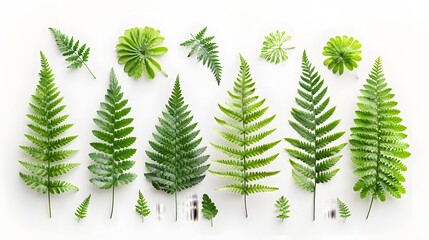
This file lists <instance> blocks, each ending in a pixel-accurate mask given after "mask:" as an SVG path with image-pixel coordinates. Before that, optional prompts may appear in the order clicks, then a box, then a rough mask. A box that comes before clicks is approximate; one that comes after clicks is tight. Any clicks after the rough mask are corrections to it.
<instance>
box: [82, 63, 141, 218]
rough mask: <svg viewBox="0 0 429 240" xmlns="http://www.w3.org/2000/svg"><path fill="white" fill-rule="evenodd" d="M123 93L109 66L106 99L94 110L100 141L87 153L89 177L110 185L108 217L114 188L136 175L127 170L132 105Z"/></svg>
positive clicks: (131, 163) (130, 163) (130, 164)
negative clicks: (89, 161)
mask: <svg viewBox="0 0 429 240" xmlns="http://www.w3.org/2000/svg"><path fill="white" fill-rule="evenodd" d="M123 96H124V94H123V93H122V92H121V87H120V86H119V84H118V79H117V78H116V76H115V72H114V71H113V68H112V70H111V72H110V84H109V88H108V89H107V94H106V101H105V102H101V103H100V106H101V110H99V111H97V114H98V116H99V117H98V118H94V123H95V124H96V125H97V126H98V129H97V130H93V131H92V133H93V134H94V136H95V137H96V138H98V139H99V140H100V141H101V142H93V143H91V146H92V147H93V148H94V149H95V150H97V152H94V153H90V154H89V157H90V158H91V159H92V160H93V161H94V164H92V165H90V166H88V169H89V171H91V172H92V173H93V174H94V175H96V177H94V178H91V179H90V180H89V181H90V182H91V183H92V184H94V185H95V186H96V187H98V188H99V189H110V188H112V209H111V212H110V218H112V215H113V206H114V202H115V188H117V187H120V186H122V185H125V184H128V183H130V182H132V181H134V179H136V177H137V175H136V174H134V173H129V172H127V171H128V170H130V169H131V168H132V167H133V166H134V163H135V161H132V160H130V158H131V157H132V156H133V155H134V154H135V153H136V149H134V148H131V145H133V143H134V142H135V141H136V138H135V137H130V136H129V135H130V134H131V133H132V131H133V130H134V127H132V126H130V125H131V123H132V122H133V120H134V119H132V118H129V117H127V115H128V114H129V113H130V111H131V108H130V107H126V105H127V103H128V100H126V99H123Z"/></svg>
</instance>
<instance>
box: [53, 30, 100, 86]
mask: <svg viewBox="0 0 429 240" xmlns="http://www.w3.org/2000/svg"><path fill="white" fill-rule="evenodd" d="M49 30H51V32H52V33H53V34H54V38H55V42H56V43H57V46H58V48H59V50H60V52H61V53H62V54H63V56H65V57H67V58H66V61H67V62H71V63H70V65H68V68H70V69H77V68H81V67H82V66H85V67H86V69H88V71H89V73H91V75H92V77H94V79H95V76H94V74H93V73H92V71H91V69H89V67H88V65H86V62H88V59H89V50H90V48H89V47H87V46H86V44H83V45H80V44H79V40H76V41H75V39H74V37H71V38H70V37H69V36H67V35H65V34H64V33H62V32H61V31H60V30H57V29H55V28H49Z"/></svg>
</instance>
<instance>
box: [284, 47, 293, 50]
mask: <svg viewBox="0 0 429 240" xmlns="http://www.w3.org/2000/svg"><path fill="white" fill-rule="evenodd" d="M294 48H295V47H285V48H283V49H284V50H289V49H294Z"/></svg>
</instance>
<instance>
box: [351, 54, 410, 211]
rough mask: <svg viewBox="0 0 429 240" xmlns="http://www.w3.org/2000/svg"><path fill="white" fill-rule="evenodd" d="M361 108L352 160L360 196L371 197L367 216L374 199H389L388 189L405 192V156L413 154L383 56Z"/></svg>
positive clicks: (354, 131) (395, 194)
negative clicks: (388, 85) (405, 140)
mask: <svg viewBox="0 0 429 240" xmlns="http://www.w3.org/2000/svg"><path fill="white" fill-rule="evenodd" d="M360 92H361V94H362V95H361V96H359V97H358V99H359V103H358V104H357V106H358V110H357V111H356V118H355V120H354V122H355V127H353V128H351V132H352V133H351V140H350V144H351V145H352V147H351V151H352V161H353V163H354V164H355V165H356V170H355V171H354V173H355V174H356V175H357V176H358V177H360V179H359V181H358V182H357V183H356V184H355V186H354V190H355V191H360V197H361V198H366V197H367V196H368V195H370V196H371V203H370V206H369V209H368V214H367V216H366V218H368V217H369V213H370V212H371V208H372V203H373V201H374V199H379V200H381V201H382V202H384V201H385V200H386V191H387V192H388V193H389V194H390V195H392V196H393V197H395V198H401V195H402V194H405V188H404V186H403V185H402V183H403V182H405V177H404V176H403V175H402V173H401V172H404V171H406V170H407V167H406V166H405V165H404V164H403V163H402V161H401V159H405V158H408V157H409V156H410V155H411V154H410V153H409V152H408V151H406V150H407V149H408V147H409V145H408V144H407V143H405V142H403V140H404V139H405V138H406V137H407V135H406V134H405V133H404V131H405V130H406V127H405V126H403V125H401V122H402V119H401V118H400V117H399V113H400V111H399V110H398V109H396V108H395V107H396V105H397V104H398V103H397V102H395V101H394V100H393V97H394V96H395V95H394V94H393V93H392V89H391V88H388V87H387V82H386V78H385V77H384V74H383V69H382V65H381V60H380V58H377V59H376V61H375V64H374V67H373V68H372V71H371V73H370V74H369V78H368V79H367V84H364V85H363V89H361V90H360Z"/></svg>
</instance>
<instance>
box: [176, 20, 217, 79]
mask: <svg viewBox="0 0 429 240" xmlns="http://www.w3.org/2000/svg"><path fill="white" fill-rule="evenodd" d="M206 30H207V27H205V28H203V29H202V30H201V31H200V32H198V34H197V35H195V36H194V35H192V34H191V36H192V38H191V39H189V40H187V41H185V42H183V43H181V44H180V46H184V47H191V49H192V50H191V51H190V52H189V54H188V57H191V56H192V55H194V54H195V55H196V56H197V60H198V61H199V62H200V61H203V65H207V67H208V68H210V70H211V71H212V73H213V75H214V77H215V78H216V82H217V84H218V85H219V84H220V81H221V79H222V66H221V64H220V61H219V51H218V50H217V48H218V46H217V44H216V43H215V42H213V39H214V37H213V36H211V37H204V35H205V33H206Z"/></svg>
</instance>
